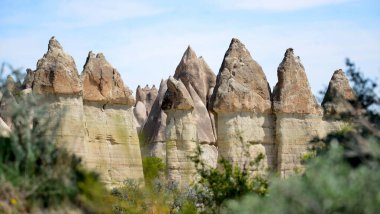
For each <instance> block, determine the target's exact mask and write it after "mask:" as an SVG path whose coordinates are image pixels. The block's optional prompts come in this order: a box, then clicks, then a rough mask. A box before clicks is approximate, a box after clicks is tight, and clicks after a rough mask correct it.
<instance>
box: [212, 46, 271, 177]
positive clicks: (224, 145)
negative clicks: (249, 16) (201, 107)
mask: <svg viewBox="0 0 380 214" xmlns="http://www.w3.org/2000/svg"><path fill="white" fill-rule="evenodd" d="M210 103H211V108H212V109H213V110H214V111H215V112H216V114H217V118H218V119H217V121H218V124H217V127H218V128H217V139H218V151H219V156H220V157H221V158H225V159H227V160H229V161H231V162H232V163H233V164H234V165H238V166H239V167H248V166H249V165H250V162H252V161H253V160H255V158H257V157H258V156H259V155H260V154H263V155H264V160H263V161H262V162H261V164H260V166H254V167H252V169H251V170H253V171H255V170H256V171H257V170H258V168H266V167H271V168H274V167H275V160H276V150H275V141H274V117H273V114H272V108H271V91H270V87H269V84H268V81H267V79H266V76H265V74H264V72H263V70H262V68H261V66H260V65H259V64H258V63H257V62H256V61H255V60H253V59H252V56H251V54H250V53H249V51H248V50H247V49H246V47H245V46H244V44H243V43H241V42H240V41H239V40H238V39H235V38H234V39H232V41H231V44H230V46H229V48H228V50H227V52H226V54H225V55H224V59H223V63H222V66H221V68H220V70H219V74H218V76H217V80H216V86H215V89H214V93H213V95H212V97H211V102H210Z"/></svg>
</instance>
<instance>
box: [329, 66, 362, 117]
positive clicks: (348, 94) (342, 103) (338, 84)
mask: <svg viewBox="0 0 380 214" xmlns="http://www.w3.org/2000/svg"><path fill="white" fill-rule="evenodd" d="M355 99H356V97H355V94H354V92H353V90H352V88H351V86H350V84H349V82H348V79H347V77H346V75H345V74H344V72H343V70H342V69H339V70H336V71H335V72H334V74H333V76H332V77H331V80H330V83H329V86H328V88H327V91H326V94H325V97H324V98H323V101H322V106H323V108H324V110H325V113H326V114H330V115H332V114H340V113H345V112H348V111H350V110H353V107H352V105H351V104H350V103H349V101H352V100H355Z"/></svg>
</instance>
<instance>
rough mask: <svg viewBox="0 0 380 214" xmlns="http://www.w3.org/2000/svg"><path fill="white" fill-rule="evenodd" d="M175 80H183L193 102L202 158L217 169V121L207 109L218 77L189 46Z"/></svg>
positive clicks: (175, 74)
mask: <svg viewBox="0 0 380 214" xmlns="http://www.w3.org/2000/svg"><path fill="white" fill-rule="evenodd" d="M174 78H175V79H177V80H181V82H182V83H183V84H184V85H185V87H186V90H187V91H188V92H189V94H190V96H191V99H192V100H193V103H194V110H193V112H192V115H193V119H194V121H195V124H196V129H197V130H196V134H197V136H196V137H197V138H196V139H197V142H198V144H199V146H200V148H201V150H202V154H201V158H202V160H203V161H204V162H205V163H206V164H207V165H209V166H211V167H216V165H217V158H218V150H217V147H216V134H215V120H214V115H213V114H212V113H211V112H210V111H209V110H208V108H207V103H208V102H209V98H210V91H212V89H213V88H214V86H215V80H216V76H215V74H214V72H212V70H211V69H210V67H209V66H208V65H207V63H206V61H205V60H204V59H203V57H197V55H196V54H195V52H194V50H193V49H191V47H190V46H189V47H188V48H187V49H186V51H185V53H184V54H183V56H182V59H181V61H180V62H179V64H178V66H177V68H176V70H175V73H174Z"/></svg>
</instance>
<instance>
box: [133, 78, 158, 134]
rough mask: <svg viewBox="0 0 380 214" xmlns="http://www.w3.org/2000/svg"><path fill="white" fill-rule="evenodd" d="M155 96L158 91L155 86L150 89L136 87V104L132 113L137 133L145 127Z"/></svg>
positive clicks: (147, 87)
mask: <svg viewBox="0 0 380 214" xmlns="http://www.w3.org/2000/svg"><path fill="white" fill-rule="evenodd" d="M157 94H158V91H157V89H156V86H155V85H153V86H152V88H149V86H148V85H146V86H145V88H141V86H138V87H137V89H136V104H135V109H134V113H135V118H136V120H137V121H136V122H137V126H138V130H139V131H140V129H141V128H142V127H144V125H145V122H146V120H147V118H148V116H149V114H150V111H151V109H152V106H153V104H154V102H155V100H156V98H157Z"/></svg>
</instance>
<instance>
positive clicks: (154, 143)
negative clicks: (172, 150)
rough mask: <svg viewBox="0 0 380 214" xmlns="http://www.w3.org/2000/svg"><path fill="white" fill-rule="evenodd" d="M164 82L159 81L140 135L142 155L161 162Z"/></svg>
mask: <svg viewBox="0 0 380 214" xmlns="http://www.w3.org/2000/svg"><path fill="white" fill-rule="evenodd" d="M166 82H167V81H166V80H162V81H161V83H160V88H159V89H158V94H157V97H156V99H155V101H154V103H153V105H152V109H151V111H150V113H149V115H148V118H147V120H146V123H145V124H144V127H143V129H142V132H141V134H140V135H141V137H140V139H141V142H142V145H143V148H142V151H143V152H142V153H143V155H144V156H153V157H158V158H161V159H162V160H163V161H166V134H165V129H166V113H165V112H164V111H163V110H162V109H161V106H162V102H163V100H164V95H165V93H166V90H167V85H166Z"/></svg>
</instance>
